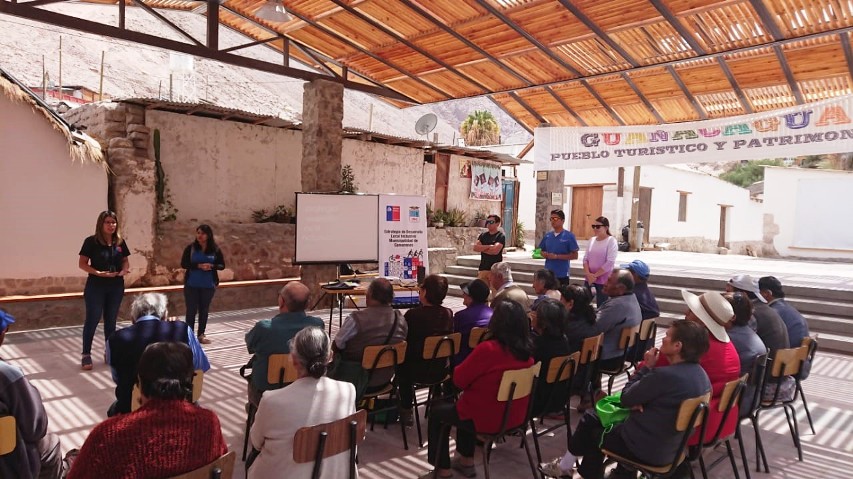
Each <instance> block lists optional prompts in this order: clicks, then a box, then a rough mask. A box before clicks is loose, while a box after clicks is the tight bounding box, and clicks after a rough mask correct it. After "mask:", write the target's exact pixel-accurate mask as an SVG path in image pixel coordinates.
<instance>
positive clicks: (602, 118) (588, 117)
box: [578, 107, 619, 126]
mask: <svg viewBox="0 0 853 479" xmlns="http://www.w3.org/2000/svg"><path fill="white" fill-rule="evenodd" d="M578 115H579V116H580V117H581V118H583V120H584V122H585V123H586V124H587V125H589V126H617V125H619V123H618V122H617V121H616V120H614V116H613V114H611V113H610V112H608V111H607V110H605V109H604V108H601V107H599V108H592V109H589V110H579V111H578Z"/></svg>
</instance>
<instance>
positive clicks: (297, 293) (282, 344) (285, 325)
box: [246, 281, 324, 405]
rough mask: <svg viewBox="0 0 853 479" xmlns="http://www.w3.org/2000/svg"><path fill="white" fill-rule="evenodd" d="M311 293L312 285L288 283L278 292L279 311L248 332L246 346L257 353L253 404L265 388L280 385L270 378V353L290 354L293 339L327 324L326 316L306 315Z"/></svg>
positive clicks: (253, 362) (254, 363)
mask: <svg viewBox="0 0 853 479" xmlns="http://www.w3.org/2000/svg"><path fill="white" fill-rule="evenodd" d="M310 295H311V293H310V291H308V287H307V286H305V285H304V284H302V283H300V282H299V281H292V282H290V283H287V284H286V285H284V287H283V288H281V291H279V292H278V314H277V315H275V316H273V318H272V319H262V320H260V321H258V322H257V323H256V324H255V325H254V326H253V327H252V329H251V330H249V332H248V333H246V349H248V350H249V353H250V354H254V356H253V358H252V379H251V381H249V393H248V394H249V401H250V402H251V403H252V404H254V405H257V404H258V403H259V402H260V400H261V395H263V394H264V391H267V390H270V389H278V388H279V385H278V384H270V383H269V382H268V381H267V371H268V369H267V368H268V367H269V358H270V356H271V355H273V354H288V353H290V340H291V339H293V336H295V335H296V333H298V332H299V331H301V330H302V329H303V328H307V327H309V326H310V327H317V328H322V327H323V326H324V323H323V320H322V319H320V318H315V317H314V316H308V315H307V314H305V308H306V307H307V306H308V298H309V297H310Z"/></svg>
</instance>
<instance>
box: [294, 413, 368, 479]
mask: <svg viewBox="0 0 853 479" xmlns="http://www.w3.org/2000/svg"><path fill="white" fill-rule="evenodd" d="M366 423H367V411H365V410H364V409H361V410H359V411H357V412H356V413H355V414H352V415H350V416H347V417H345V418H343V419H338V420H337V421H332V422H328V423H325V424H318V425H316V426H308V427H303V428H299V430H298V431H296V434H295V435H294V436H293V462H295V463H297V464H304V463H308V462H313V463H314V469H313V471H312V473H311V479H320V476H321V473H322V471H323V459H325V458H328V457H332V456H335V455H338V454H340V453H342V452H344V451H349V476H348V477H349V479H355V477H356V454H357V451H358V445H359V444H361V443H362V442H364V431H365V428H366Z"/></svg>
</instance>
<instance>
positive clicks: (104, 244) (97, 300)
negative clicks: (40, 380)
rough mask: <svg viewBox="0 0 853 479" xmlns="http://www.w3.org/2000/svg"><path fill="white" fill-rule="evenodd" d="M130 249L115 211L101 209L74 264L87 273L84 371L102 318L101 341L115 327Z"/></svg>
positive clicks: (90, 366)
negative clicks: (102, 336) (121, 232)
mask: <svg viewBox="0 0 853 479" xmlns="http://www.w3.org/2000/svg"><path fill="white" fill-rule="evenodd" d="M129 255H130V250H129V249H128V248H127V243H125V242H124V240H123V239H122V238H121V234H119V229H118V220H117V219H116V214H115V213H114V212H112V211H102V212H101V214H99V215H98V221H97V222H96V223H95V234H94V235H92V236H89V237H88V238H86V239H85V240H84V241H83V246H82V247H81V248H80V260H79V262H78V263H77V265H78V266H79V267H80V269H82V270H83V271H85V272H87V273H89V277H88V278H87V279H86V288H85V289H84V290H83V301H84V302H85V303H86V322H85V323H84V324H83V358H82V360H81V366H82V368H83V369H84V370H86V371H88V370H90V369H92V340H93V339H94V337H95V330H96V329H97V328H98V323H99V322H100V321H101V316H103V317H104V340H105V341H106V340H108V339H110V336H111V335H112V334H113V332H115V330H116V318H117V317H118V310H119V308H120V307H121V300H122V298H123V297H124V275H126V274H127V273H128V271H129V270H130V264H129V263H128V260H127V257H128V256H129Z"/></svg>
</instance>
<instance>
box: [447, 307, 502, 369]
mask: <svg viewBox="0 0 853 479" xmlns="http://www.w3.org/2000/svg"><path fill="white" fill-rule="evenodd" d="M491 320H492V308H490V307H489V305H488V304H486V303H474V304H472V305H471V306H468V307H467V308H465V309H463V310H462V311H459V312H458V313H456V314H455V315H453V331H454V332H457V333H462V345H461V346H460V348H459V352H458V353H456V356H455V357H454V358H453V364H454V365H456V364H459V363H461V362H462V361H463V360H464V359H465V358H467V357H468V355H469V354H470V353H471V348H469V347H468V338H469V337H470V335H471V329H472V328H475V327H479V328H486V327H488V326H489V321H491Z"/></svg>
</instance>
